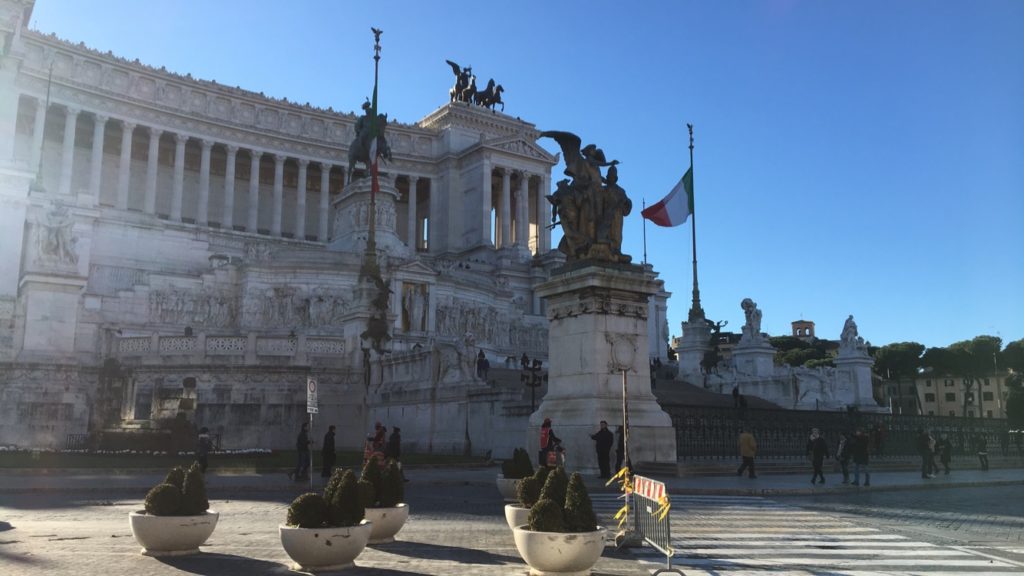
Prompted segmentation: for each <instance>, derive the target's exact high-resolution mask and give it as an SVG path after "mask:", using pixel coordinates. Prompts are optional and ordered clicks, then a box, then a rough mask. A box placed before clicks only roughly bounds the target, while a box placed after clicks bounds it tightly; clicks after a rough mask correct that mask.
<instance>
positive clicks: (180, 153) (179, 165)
mask: <svg viewBox="0 0 1024 576" xmlns="http://www.w3.org/2000/svg"><path fill="white" fill-rule="evenodd" d="M174 142H175V146H174V188H173V191H172V196H171V220H173V221H175V222H181V201H182V196H183V195H184V192H185V143H186V142H188V136H187V135H186V134H175V135H174Z"/></svg>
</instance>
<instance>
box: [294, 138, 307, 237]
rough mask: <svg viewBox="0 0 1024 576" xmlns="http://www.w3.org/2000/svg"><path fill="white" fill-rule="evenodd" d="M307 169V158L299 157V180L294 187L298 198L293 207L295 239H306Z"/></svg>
mask: <svg viewBox="0 0 1024 576" xmlns="http://www.w3.org/2000/svg"><path fill="white" fill-rule="evenodd" d="M308 169H309V160H306V159H305V158H299V181H298V183H297V189H296V196H298V198H297V206H296V207H295V238H296V239H297V240H305V239H306V177H307V175H308Z"/></svg>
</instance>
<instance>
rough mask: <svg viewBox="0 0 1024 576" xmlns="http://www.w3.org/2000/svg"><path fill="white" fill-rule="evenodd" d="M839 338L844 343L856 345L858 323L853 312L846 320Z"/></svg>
mask: <svg viewBox="0 0 1024 576" xmlns="http://www.w3.org/2000/svg"><path fill="white" fill-rule="evenodd" d="M839 340H840V342H842V343H843V344H847V345H856V343H857V323H856V322H854V321H853V314H850V316H849V317H848V318H847V319H846V322H844V323H843V332H842V334H840V335H839Z"/></svg>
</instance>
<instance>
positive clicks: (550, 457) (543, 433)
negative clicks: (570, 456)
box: [524, 354, 562, 467]
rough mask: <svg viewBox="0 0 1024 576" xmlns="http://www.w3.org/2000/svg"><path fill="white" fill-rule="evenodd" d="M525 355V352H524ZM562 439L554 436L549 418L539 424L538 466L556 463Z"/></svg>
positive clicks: (551, 465) (554, 464) (552, 465)
mask: <svg viewBox="0 0 1024 576" xmlns="http://www.w3.org/2000/svg"><path fill="white" fill-rule="evenodd" d="M524 356H525V354H524ZM561 443H562V440H561V439H559V438H558V436H555V430H554V429H553V428H552V427H551V418H545V419H544V423H543V424H541V425H540V452H538V454H537V464H538V465H539V466H550V467H554V466H556V465H557V463H558V455H557V453H558V452H560V451H561V446H559V444H561Z"/></svg>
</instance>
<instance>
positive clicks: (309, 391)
mask: <svg viewBox="0 0 1024 576" xmlns="http://www.w3.org/2000/svg"><path fill="white" fill-rule="evenodd" d="M319 411H320V409H319V408H318V407H317V399H316V378H313V377H309V378H306V413H307V414H316V413H318V412H319Z"/></svg>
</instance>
